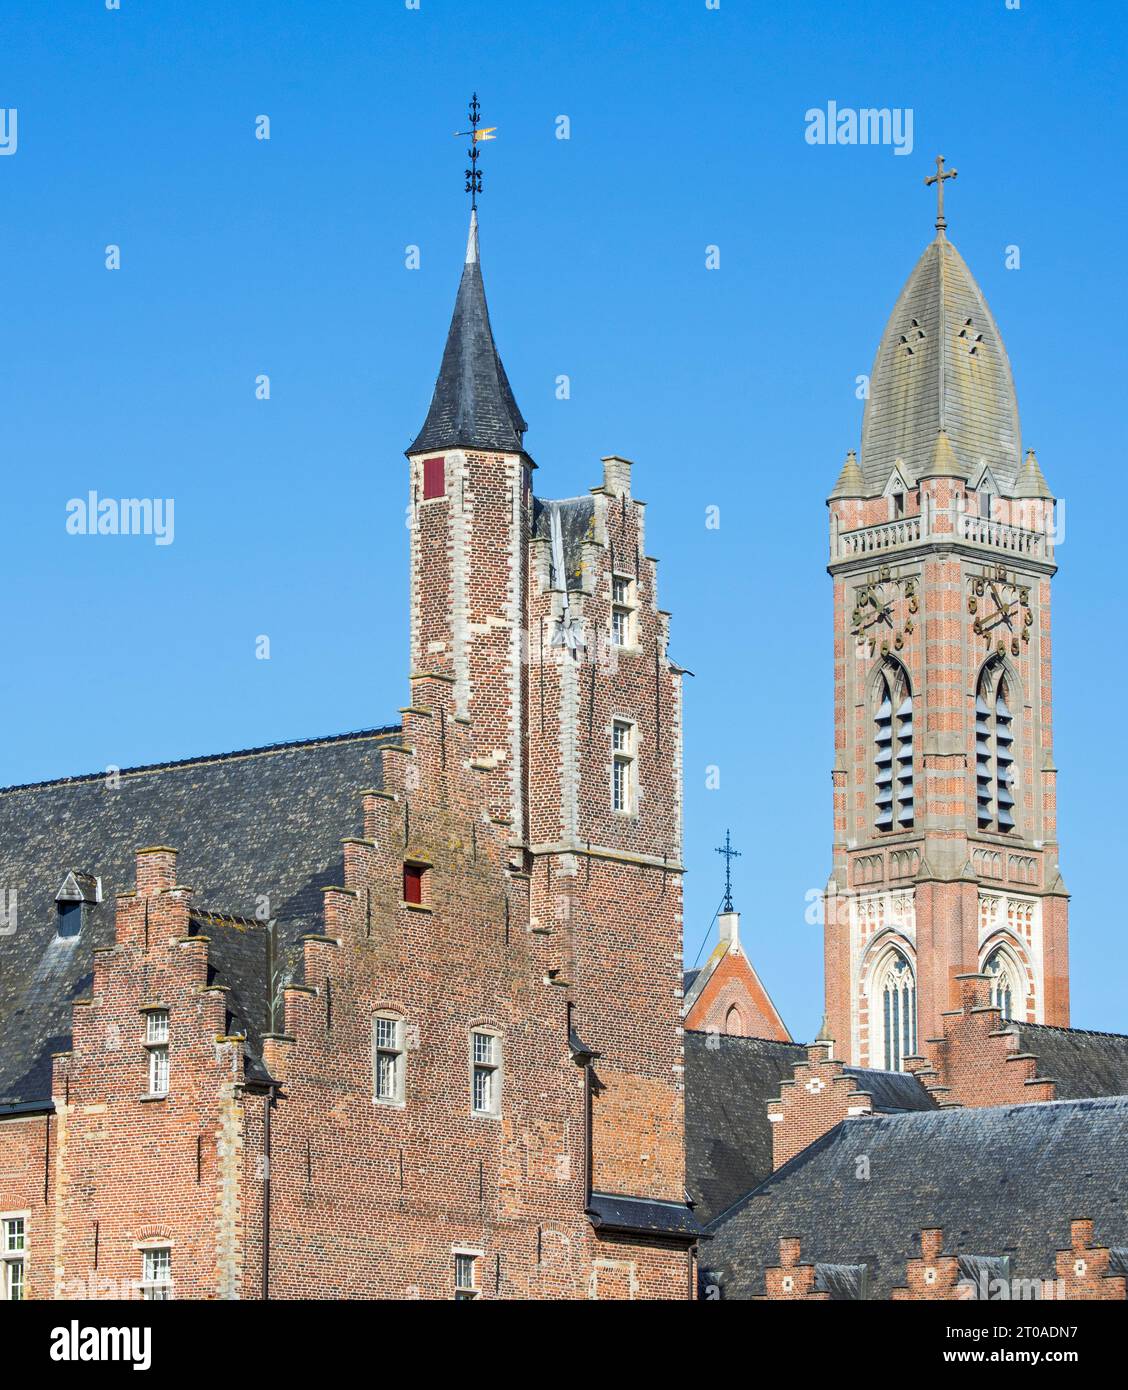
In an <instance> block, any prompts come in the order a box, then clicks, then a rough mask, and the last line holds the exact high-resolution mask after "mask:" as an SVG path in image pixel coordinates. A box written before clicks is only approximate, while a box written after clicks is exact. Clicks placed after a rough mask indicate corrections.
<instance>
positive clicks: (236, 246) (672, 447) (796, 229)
mask: <svg viewBox="0 0 1128 1390" xmlns="http://www.w3.org/2000/svg"><path fill="white" fill-rule="evenodd" d="M1125 26H1126V20H1125V12H1124V8H1123V6H1122V5H1120V4H1115V5H1114V4H1111V3H1086V4H1084V5H1077V4H1065V3H1056V4H1048V3H1039V0H1022V6H1021V8H1020V9H1019V10H1017V11H1012V10H1008V9H1007V8H1006V6H1005V3H1004V0H974V3H973V2H972V0H921V2H920V3H915V4H913V5H907V4H904V3H901V0H853V3H848V4H847V3H826V2H824V3H819V4H813V5H800V4H783V5H766V4H763V3H758V2H757V3H752V2H751V0H749V3H738V0H721V6H720V9H719V10H709V9H707V8H706V5H705V3H704V0H681V2H680V3H664V4H662V5H660V6H657V5H653V4H642V3H628V0H620V3H616V4H608V3H606V0H574V2H573V3H570V4H568V5H566V6H562V5H552V6H549V5H533V4H526V3H516V2H514V3H489V0H479V3H475V4H467V3H465V0H463V3H454V0H421V5H420V8H419V10H418V11H415V10H409V9H407V8H406V6H404V5H403V4H401V3H398V0H383V3H378V4H377V3H372V0H365V2H364V3H360V2H359V0H355V2H354V0H333V3H332V4H313V3H309V2H308V0H302V2H301V3H299V0H289V2H288V3H283V2H282V0H273V2H272V0H261V3H250V0H246V2H245V3H241V4H228V5H205V4H200V3H199V0H161V2H160V3H159V4H158V3H152V0H150V2H149V3H142V0H121V9H120V11H117V12H110V11H106V10H105V9H104V5H103V0H57V3H54V4H51V5H45V4H43V3H42V0H6V3H5V5H4V13H3V16H2V18H0V107H16V108H17V109H18V111H19V117H18V121H19V124H18V136H19V145H18V150H17V152H16V153H15V154H14V155H12V156H9V157H7V158H0V207H2V209H3V216H2V219H0V238H2V242H3V248H2V254H0V284H2V302H3V310H2V312H3V318H4V327H5V334H4V337H5V353H4V358H5V360H4V365H3V372H2V375H0V421H2V424H0V430H2V434H0V448H2V455H0V457H2V459H3V468H4V478H5V487H4V490H3V494H2V495H3V515H4V526H3V547H4V548H3V555H4V561H5V563H4V566H3V587H2V590H0V592H2V596H3V597H2V599H0V603H2V608H0V614H2V623H3V634H4V636H3V662H2V663H0V701H2V704H0V709H2V712H3V721H2V724H0V783H12V782H21V781H31V780H38V779H41V778H46V777H52V776H59V775H65V774H68V773H76V772H85V771H93V770H96V769H99V768H101V767H104V766H106V765H107V764H109V763H116V764H118V765H122V766H127V765H130V764H137V763H144V762H149V761H157V760H163V759H167V758H174V757H182V756H189V755H192V754H197V753H205V752H212V751H218V750H223V749H230V748H238V747H247V746H253V745H256V744H263V743H269V742H272V741H275V740H281V739H289V738H300V737H306V736H312V735H316V734H322V733H328V732H334V731H340V730H345V729H351V728H358V727H364V726H368V725H373V724H380V723H385V722H389V721H391V720H394V719H395V717H396V714H395V711H396V708H397V706H399V705H400V704H402V703H403V702H404V698H405V689H406V651H407V629H406V580H407V574H406V534H405V531H404V526H403V509H404V502H405V481H404V469H405V466H406V465H405V462H404V459H403V454H402V450H403V448H404V446H405V445H406V444H407V443H408V442H409V440H410V439H411V438H412V436H413V434H414V432H415V430H416V429H417V428H418V426H419V424H420V422H421V421H422V419H423V415H424V413H425V411H426V407H427V403H428V399H429V396H430V391H431V387H432V385H433V381H434V376H435V372H436V370H437V367H438V359H439V353H440V351H441V347H442V341H443V335H444V333H445V331H446V327H447V321H448V318H449V314H450V308H451V303H452V299H453V295H454V291H455V287H456V283H457V278H458V272H459V263H460V260H461V257H462V252H463V247H464V244H465V232H466V198H465V196H464V194H463V192H462V179H461V171H462V167H463V151H464V144H463V143H462V142H458V141H455V140H453V139H452V138H451V132H452V131H454V130H456V129H462V128H463V125H464V121H463V118H464V114H465V105H466V100H467V97H468V95H469V92H470V90H471V89H472V88H475V87H476V88H477V89H478V91H479V93H480V95H481V100H482V103H483V116H484V118H485V120H486V123H487V124H497V125H499V126H500V128H501V136H500V139H499V140H498V141H497V142H496V143H495V144H492V145H489V146H487V147H486V151H485V158H484V167H485V170H486V188H485V194H484V197H483V201H482V251H483V262H484V269H485V273H486V283H487V288H488V291H489V295H490V303H491V310H492V315H493V320H494V326H495V330H496V333H497V336H498V339H499V343H500V347H501V351H502V354H503V356H504V359H505V363H506V366H507V369H508V372H509V376H510V378H511V380H512V382H513V385H514V389H515V391H516V395H517V399H518V401H519V402H520V405H521V407H522V410H523V411H524V413H525V415H526V416H527V418H528V420H529V422H530V426H531V428H530V433H529V436H528V443H529V447H530V449H531V451H532V453H533V455H534V457H535V458H536V459H537V461H538V462H539V464H540V466H541V469H540V473H539V474H538V478H537V483H538V490H539V491H540V492H542V493H543V494H545V495H549V496H552V495H555V496H567V495H570V494H573V493H576V492H581V491H586V490H587V488H589V487H590V486H591V485H592V484H594V483H595V482H597V481H598V478H599V463H598V460H599V457H600V455H602V454H606V453H612V452H618V453H623V454H626V455H627V456H628V457H630V458H633V459H635V460H637V463H638V468H637V470H636V486H637V492H638V494H639V495H640V496H642V497H644V498H645V499H647V500H648V501H649V502H650V504H651V506H650V510H649V513H648V518H649V547H648V548H649V549H650V551H651V552H652V553H653V554H655V555H657V556H659V557H661V559H662V562H663V564H662V574H661V583H662V588H661V599H662V603H663V606H665V607H668V608H670V609H672V610H673V612H674V615H675V618H674V638H673V644H672V652H673V654H674V656H675V657H676V658H677V659H678V660H679V661H680V662H682V663H683V664H684V665H686V666H688V667H689V668H690V669H691V670H693V671H694V672H696V678H695V679H694V680H692V681H689V682H688V683H687V684H688V701H687V709H686V745H685V763H686V782H687V839H688V845H687V857H688V863H689V867H690V870H691V873H690V875H689V877H688V881H687V908H688V910H687V918H686V938H687V943H688V950H689V955H690V958H691V959H692V957H693V955H694V953H695V951H696V949H697V946H698V943H699V941H700V939H701V937H702V934H703V933H704V931H705V928H706V926H707V924H708V922H709V919H710V917H711V915H712V913H713V910H714V908H715V907H716V905H717V901H718V898H719V894H720V887H721V861H720V860H719V859H718V857H717V856H716V855H715V854H714V853H713V848H714V846H715V845H717V844H719V843H720V842H721V839H722V837H723V834H724V829H725V827H726V826H731V827H732V831H733V836H734V839H735V840H736V842H737V843H738V845H740V847H741V848H742V849H743V850H744V857H743V858H742V859H741V860H739V861H738V865H737V869H738V874H737V894H738V898H739V906H740V907H741V908H742V909H743V911H744V914H745V915H744V922H745V938H746V941H747V944H748V946H749V948H750V950H751V952H752V954H753V958H754V960H755V962H756V964H757V966H758V968H759V969H760V971H761V973H762V976H763V978H764V980H765V982H766V983H767V985H768V988H769V989H770V991H771V992H772V994H773V995H774V997H775V999H776V1001H777V1003H778V1005H779V1007H780V1008H781V1010H782V1012H783V1014H784V1017H785V1018H786V1020H787V1021H788V1023H789V1024H790V1025H791V1027H792V1029H793V1031H794V1032H795V1033H796V1035H797V1036H809V1035H811V1034H812V1033H813V1031H814V1029H815V1027H816V1025H817V1022H818V1018H819V1013H820V1008H821V990H822V982H821V975H822V964H821V937H820V931H819V929H818V928H817V927H814V926H810V925H808V924H807V923H806V922H805V920H804V909H805V894H806V893H807V891H808V890H809V889H811V888H816V887H819V886H821V884H822V883H823V882H824V881H825V879H826V875H827V872H828V868H829V863H830V848H829V847H830V840H831V825H830V777H829V769H830V766H831V761H832V744H831V696H832V690H831V649H830V639H831V631H830V581H829V579H828V578H827V576H826V574H825V572H824V565H825V562H826V512H825V506H824V500H825V497H826V493H827V491H828V490H829V489H830V487H831V486H832V485H833V482H834V479H835V477H836V475H837V472H838V469H839V466H840V464H841V461H842V456H843V454H844V451H845V450H846V448H847V447H849V446H851V445H856V444H857V442H858V437H859V433H860V427H861V404H860V402H858V401H857V400H856V399H855V396H854V380H855V377H856V376H857V375H858V374H859V373H863V372H868V371H869V369H870V365H871V361H872V357H873V353H874V349H875V346H876V343H877V338H878V334H879V333H880V331H881V328H882V326H883V323H884V321H885V318H886V316H887V315H888V313H889V310H890V308H891V307H892V304H893V300H894V298H895V296H896V294H897V291H898V290H899V288H900V286H901V283H902V282H903V280H904V278H905V277H906V275H907V274H908V272H909V270H910V268H911V267H912V265H913V263H914V261H915V260H916V257H917V256H918V254H919V253H920V251H921V249H922V247H923V246H924V244H925V242H926V241H927V239H928V238H929V236H930V235H931V223H932V215H933V214H932V206H933V203H932V195H931V194H930V193H927V192H926V191H925V189H924V188H923V187H922V184H921V179H922V177H923V176H924V174H925V173H927V172H928V171H929V168H930V166H931V160H932V159H933V157H934V156H935V154H936V153H937V151H940V150H942V151H943V152H944V153H945V154H946V155H947V156H949V158H950V160H951V162H953V163H955V164H956V165H957V166H958V168H959V172H960V177H959V180H958V182H957V184H956V185H955V187H954V189H953V191H952V192H951V193H950V195H949V204H948V210H949V219H950V224H951V234H952V238H953V240H954V241H955V242H956V244H957V245H958V246H959V247H960V249H961V251H962V252H963V254H964V255H965V257H966V258H967V260H968V262H969V263H970V265H971V267H972V269H973V271H974V272H975V274H976V276H977V277H978V279H979V282H980V284H981V285H982V286H983V289H984V291H985V293H986V295H987V298H988V300H989V302H990V303H991V305H992V307H993V309H994V312H995V315H996V317H997V319H998V321H999V323H1000V326H1001V328H1002V331H1003V334H1004V337H1005V339H1006V342H1007V346H1008V349H1009V352H1010V355H1011V359H1012V362H1013V365H1014V369H1015V373H1016V377H1017V383H1018V390H1019V406H1020V410H1021V412H1022V420H1023V433H1024V437H1025V439H1026V441H1027V442H1028V443H1032V444H1034V445H1035V446H1036V447H1037V449H1038V453H1039V458H1040V461H1041V463H1042V466H1043V468H1044V470H1045V472H1046V474H1047V476H1048V478H1049V479H1050V482H1051V484H1052V485H1053V486H1054V487H1055V489H1056V490H1057V492H1058V493H1059V495H1060V496H1063V497H1064V498H1065V499H1066V506H1067V526H1068V530H1067V536H1066V543H1065V544H1064V545H1062V546H1061V548H1060V550H1059V556H1058V558H1059V561H1060V565H1061V570H1060V574H1059V577H1058V579H1057V581H1056V586H1055V589H1056V598H1055V638H1056V643H1055V645H1056V653H1055V655H1056V697H1057V698H1056V723H1057V747H1056V752H1057V761H1058V765H1059V767H1060V769H1061V778H1060V792H1061V839H1062V842H1063V861H1064V868H1065V876H1066V881H1067V884H1068V886H1069V887H1070V889H1071V890H1072V892H1073V894H1074V899H1073V933H1072V942H1073V946H1072V950H1073V999H1074V1021H1075V1023H1077V1024H1080V1025H1084V1026H1090V1027H1096V1028H1106V1029H1118V1028H1120V1029H1123V1028H1128V1014H1126V1012H1125V1009H1124V981H1125V978H1126V973H1128V960H1126V952H1125V945H1124V941H1125V927H1124V921H1123V919H1124V905H1123V894H1122V892H1121V891H1120V884H1119V880H1118V879H1117V878H1116V873H1117V871H1118V869H1119V867H1120V864H1121V862H1122V861H1121V854H1122V853H1123V848H1122V846H1123V839H1124V823H1125V811H1124V800H1123V798H1124V789H1125V786H1126V784H1128V739H1126V734H1125V721H1124V718H1123V714H1122V706H1123V680H1124V674H1125V645H1124V643H1125V616H1124V605H1125V601H1126V600H1125V592H1124V589H1125V584H1124V577H1123V559H1122V557H1123V554H1124V543H1123V540H1122V531H1123V526H1124V520H1123V519H1124V517H1125V514H1126V513H1125V501H1126V498H1125V490H1126V489H1125V471H1124V464H1123V454H1124V442H1125V441H1124V380H1125V366H1126V363H1125V341H1126V335H1125V331H1124V324H1125V321H1126V308H1128V306H1126V304H1125V288H1124V286H1125V276H1124V262H1123V250H1124V219H1125V211H1126V209H1125V194H1124V169H1125V167H1126V158H1128V150H1126V148H1125V130H1126V129H1128V110H1126V100H1125V91H1126V84H1125V72H1124V48H1125V44H1124V40H1125ZM830 99H834V100H836V101H837V102H838V103H839V104H840V105H853V106H858V107H864V106H879V107H880V106H888V107H902V108H905V107H911V108H912V110H913V113H914V127H913V136H914V149H913V152H912V154H911V155H907V156H899V155H896V154H895V153H894V152H893V150H892V149H891V148H889V147H834V148H831V147H818V146H810V145H808V144H806V143H805V141H804V128H805V127H804V113H805V111H806V110H807V109H808V108H810V107H816V106H823V107H825V105H826V103H827V101H828V100H830ZM260 114H266V115H269V117H270V120H271V126H272V130H271V136H272V138H271V140H270V141H269V143H263V142H259V141H257V140H255V138H254V121H255V117H256V116H258V115H260ZM561 114H564V115H567V116H568V117H569V118H570V120H571V124H572V138H571V140H569V141H566V142H565V141H559V140H557V139H556V138H555V124H554V123H555V118H556V117H557V116H558V115H561ZM109 243H116V244H118V245H120V247H121V249H122V257H123V265H122V269H121V270H120V271H117V272H113V273H111V272H109V271H107V270H106V269H105V268H104V254H105V252H104V248H105V247H106V245H107V244H109ZM1012 243H1013V244H1017V245H1019V246H1020V248H1021V270H1018V271H1007V270H1006V269H1005V268H1004V247H1005V246H1006V245H1008V244H1012ZM409 244H416V245H418V246H419V247H420V248H421V254H422V268H421V269H420V270H419V271H415V272H412V271H408V270H406V269H405V267H404V248H405V247H406V246H407V245H409ZM710 244H715V245H717V246H719V247H720V252H721V266H720V269H719V270H717V271H713V272H709V271H706V269H705V248H706V246H707V245H710ZM261 372H266V373H269V375H270V378H271V383H272V399H271V400H270V401H269V403H262V402H258V401H256V400H255V398H254V379H255V377H256V375H257V374H258V373H261ZM562 373H566V374H568V375H569V376H570V377H571V379H572V397H571V399H570V400H568V401H558V400H556V399H555V395H554V383H555V379H556V377H557V376H558V375H560V374H562ZM92 488H93V489H96V490H97V491H98V492H99V493H100V494H102V495H103V496H118V497H121V496H144V497H173V498H175V503H176V533H175V536H176V538H175V543H174V544H172V545H170V546H165V547H158V546H155V545H154V544H153V543H152V542H151V541H150V540H143V539H124V538H122V539H115V540H100V541H93V540H85V539H82V538H74V537H69V536H68V535H67V534H66V532H65V530H64V519H65V506H66V502H67V500H68V499H69V498H71V497H74V496H83V495H85V494H86V492H87V491H88V490H90V489H92ZM710 505H716V506H719V507H720V508H721V528H720V530H719V531H709V530H706V528H705V511H706V507H708V506H710ZM260 633H266V634H269V636H270V638H271V641H272V659H271V660H270V661H257V660H255V656H254V642H255V637H256V636H257V635H258V634H260ZM342 654H345V655H347V658H348V660H347V662H345V661H342V659H341V658H342ZM343 673H347V675H343ZM709 764H717V765H719V767H720V769H721V786H720V789H719V790H717V791H707V790H706V789H705V769H706V767H707V766H708V765H709Z"/></svg>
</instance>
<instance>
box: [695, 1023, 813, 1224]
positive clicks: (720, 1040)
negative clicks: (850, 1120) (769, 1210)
mask: <svg viewBox="0 0 1128 1390" xmlns="http://www.w3.org/2000/svg"><path fill="white" fill-rule="evenodd" d="M806 1056H807V1049H806V1048H805V1047H802V1046H800V1045H799V1044H798V1043H780V1042H770V1041H768V1040H767V1039H764V1038H730V1037H728V1036H727V1035H725V1034H722V1033H698V1032H694V1031H692V1030H690V1031H687V1032H686V1035H685V1162H686V1186H687V1187H688V1189H689V1195H690V1197H691V1198H692V1199H693V1203H694V1211H695V1212H696V1213H697V1216H698V1218H699V1219H700V1220H701V1221H702V1222H706V1221H712V1220H713V1219H714V1218H715V1217H717V1216H719V1215H720V1214H721V1212H723V1211H725V1210H726V1209H727V1208H728V1207H730V1206H732V1204H733V1203H734V1202H736V1201H738V1200H739V1199H740V1198H741V1197H743V1196H744V1195H745V1193H747V1192H749V1191H750V1190H751V1189H752V1188H753V1187H755V1186H756V1184H757V1183H758V1182H761V1181H762V1180H763V1179H764V1178H765V1177H766V1176H767V1175H768V1174H769V1173H770V1172H771V1171H772V1133H771V1125H770V1124H769V1123H768V1101H770V1100H778V1099H779V1088H780V1083H781V1082H783V1081H790V1080H791V1078H792V1075H793V1072H794V1067H795V1064H796V1062H802V1061H803V1060H804V1059H805V1058H806Z"/></svg>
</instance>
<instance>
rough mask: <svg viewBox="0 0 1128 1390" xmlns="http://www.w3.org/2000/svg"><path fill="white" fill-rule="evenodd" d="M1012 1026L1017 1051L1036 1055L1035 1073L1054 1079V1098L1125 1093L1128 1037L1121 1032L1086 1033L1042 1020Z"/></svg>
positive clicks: (1127, 1078) (1127, 1068)
mask: <svg viewBox="0 0 1128 1390" xmlns="http://www.w3.org/2000/svg"><path fill="white" fill-rule="evenodd" d="M1012 1026H1013V1027H1014V1029H1015V1031H1016V1032H1017V1034H1018V1038H1019V1051H1020V1052H1032V1053H1033V1054H1034V1056H1035V1057H1037V1059H1038V1075H1039V1076H1049V1077H1052V1078H1053V1079H1054V1080H1055V1081H1056V1082H1057V1092H1056V1099H1057V1100H1081V1099H1084V1098H1085V1097H1086V1096H1123V1095H1128V1037H1126V1036H1125V1035H1124V1034H1123V1033H1088V1032H1086V1031H1085V1030H1084V1029H1082V1028H1050V1027H1048V1026H1046V1025H1045V1024H1041V1023H1018V1024H1014V1025H1012Z"/></svg>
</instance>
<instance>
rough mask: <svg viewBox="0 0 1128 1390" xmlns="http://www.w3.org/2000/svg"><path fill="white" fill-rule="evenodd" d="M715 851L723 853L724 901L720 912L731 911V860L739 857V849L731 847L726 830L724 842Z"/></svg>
mask: <svg viewBox="0 0 1128 1390" xmlns="http://www.w3.org/2000/svg"><path fill="white" fill-rule="evenodd" d="M716 853H717V854H723V855H724V856H725V900H724V903H723V904H722V906H721V911H722V912H731V911H732V861H733V860H734V859H739V858H740V851H739V850H738V849H733V847H732V840H731V839H730V838H729V832H728V831H727V830H726V831H725V842H724V844H723V845H722V846H721V847H720V848H719V849H717V850H716Z"/></svg>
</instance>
